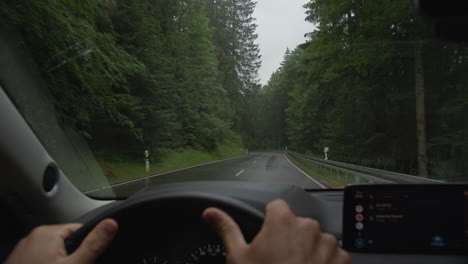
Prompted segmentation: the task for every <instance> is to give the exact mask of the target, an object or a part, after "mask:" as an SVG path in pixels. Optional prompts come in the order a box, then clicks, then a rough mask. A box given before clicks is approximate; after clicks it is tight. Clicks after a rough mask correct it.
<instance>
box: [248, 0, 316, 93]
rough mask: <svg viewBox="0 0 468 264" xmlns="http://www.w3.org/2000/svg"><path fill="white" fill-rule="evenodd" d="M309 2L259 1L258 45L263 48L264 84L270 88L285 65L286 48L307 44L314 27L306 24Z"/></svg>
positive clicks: (261, 52)
mask: <svg viewBox="0 0 468 264" xmlns="http://www.w3.org/2000/svg"><path fill="white" fill-rule="evenodd" d="M307 2H308V1H307V0H257V8H256V9H255V12H254V14H253V15H254V17H255V18H256V19H257V21H256V23H257V25H258V28H257V33H258V35H259V36H258V39H257V43H258V44H259V45H260V54H261V55H262V67H261V68H260V70H259V75H260V80H261V84H266V83H267V82H268V80H269V79H270V76H271V74H272V73H273V72H274V71H276V70H277V69H278V67H279V66H280V64H281V62H282V61H283V56H284V53H285V52H286V48H289V49H291V50H292V49H294V48H296V46H297V45H299V44H301V43H304V42H305V40H306V39H305V38H304V34H305V33H308V32H312V31H313V29H314V27H313V25H312V24H311V23H309V22H306V21H305V17H306V15H305V9H304V8H303V5H304V4H305V3H307Z"/></svg>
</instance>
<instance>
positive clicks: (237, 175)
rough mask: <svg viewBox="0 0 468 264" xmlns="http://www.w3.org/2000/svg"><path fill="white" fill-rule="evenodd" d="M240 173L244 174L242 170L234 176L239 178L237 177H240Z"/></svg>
mask: <svg viewBox="0 0 468 264" xmlns="http://www.w3.org/2000/svg"><path fill="white" fill-rule="evenodd" d="M242 173H244V170H241V171H239V173H237V174H236V177H239V175H241V174H242Z"/></svg>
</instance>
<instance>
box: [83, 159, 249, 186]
mask: <svg viewBox="0 0 468 264" xmlns="http://www.w3.org/2000/svg"><path fill="white" fill-rule="evenodd" d="M248 156H249V155H246V156H240V157H234V158H228V159H223V160H217V161H212V162H208V163H203V164H198V165H194V166H190V167H186V168H181V169H176V170H172V171H166V172H162V173H158V174H153V175H149V176H144V177H141V178H137V179H135V180H130V181H126V182H121V183H117V184H113V185H109V186H105V187H102V188H98V189H95V190H91V191H86V192H84V194H88V193H92V192H96V191H102V190H107V189H111V188H113V187H118V186H121V185H125V184H128V183H134V182H139V181H146V180H149V179H151V178H157V177H160V176H164V175H167V174H171V173H174V172H179V171H184V170H188V169H193V168H197V167H202V166H205V165H210V164H214V163H218V162H223V161H228V160H235V159H240V158H244V157H248Z"/></svg>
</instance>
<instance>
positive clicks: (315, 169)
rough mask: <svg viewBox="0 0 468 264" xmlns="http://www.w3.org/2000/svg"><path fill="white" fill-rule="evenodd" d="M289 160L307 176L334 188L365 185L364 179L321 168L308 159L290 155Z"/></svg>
mask: <svg viewBox="0 0 468 264" xmlns="http://www.w3.org/2000/svg"><path fill="white" fill-rule="evenodd" d="M288 158H289V160H291V162H293V163H294V164H295V165H296V166H298V167H299V168H301V169H302V170H303V171H305V172H306V173H307V174H309V175H311V176H312V175H313V176H314V177H316V178H318V179H320V180H321V181H322V182H323V183H325V184H327V185H328V186H330V187H332V188H344V187H345V186H346V185H347V184H350V183H365V180H364V179H359V178H356V177H354V176H352V175H347V174H344V173H341V172H339V171H335V170H332V169H329V168H326V167H323V166H320V165H318V164H317V163H315V162H311V161H309V160H306V159H301V158H298V157H295V156H293V155H288Z"/></svg>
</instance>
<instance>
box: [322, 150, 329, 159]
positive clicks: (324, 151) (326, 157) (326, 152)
mask: <svg viewBox="0 0 468 264" xmlns="http://www.w3.org/2000/svg"><path fill="white" fill-rule="evenodd" d="M329 151H330V148H329V147H325V148H324V149H323V153H325V160H328V152H329Z"/></svg>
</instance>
